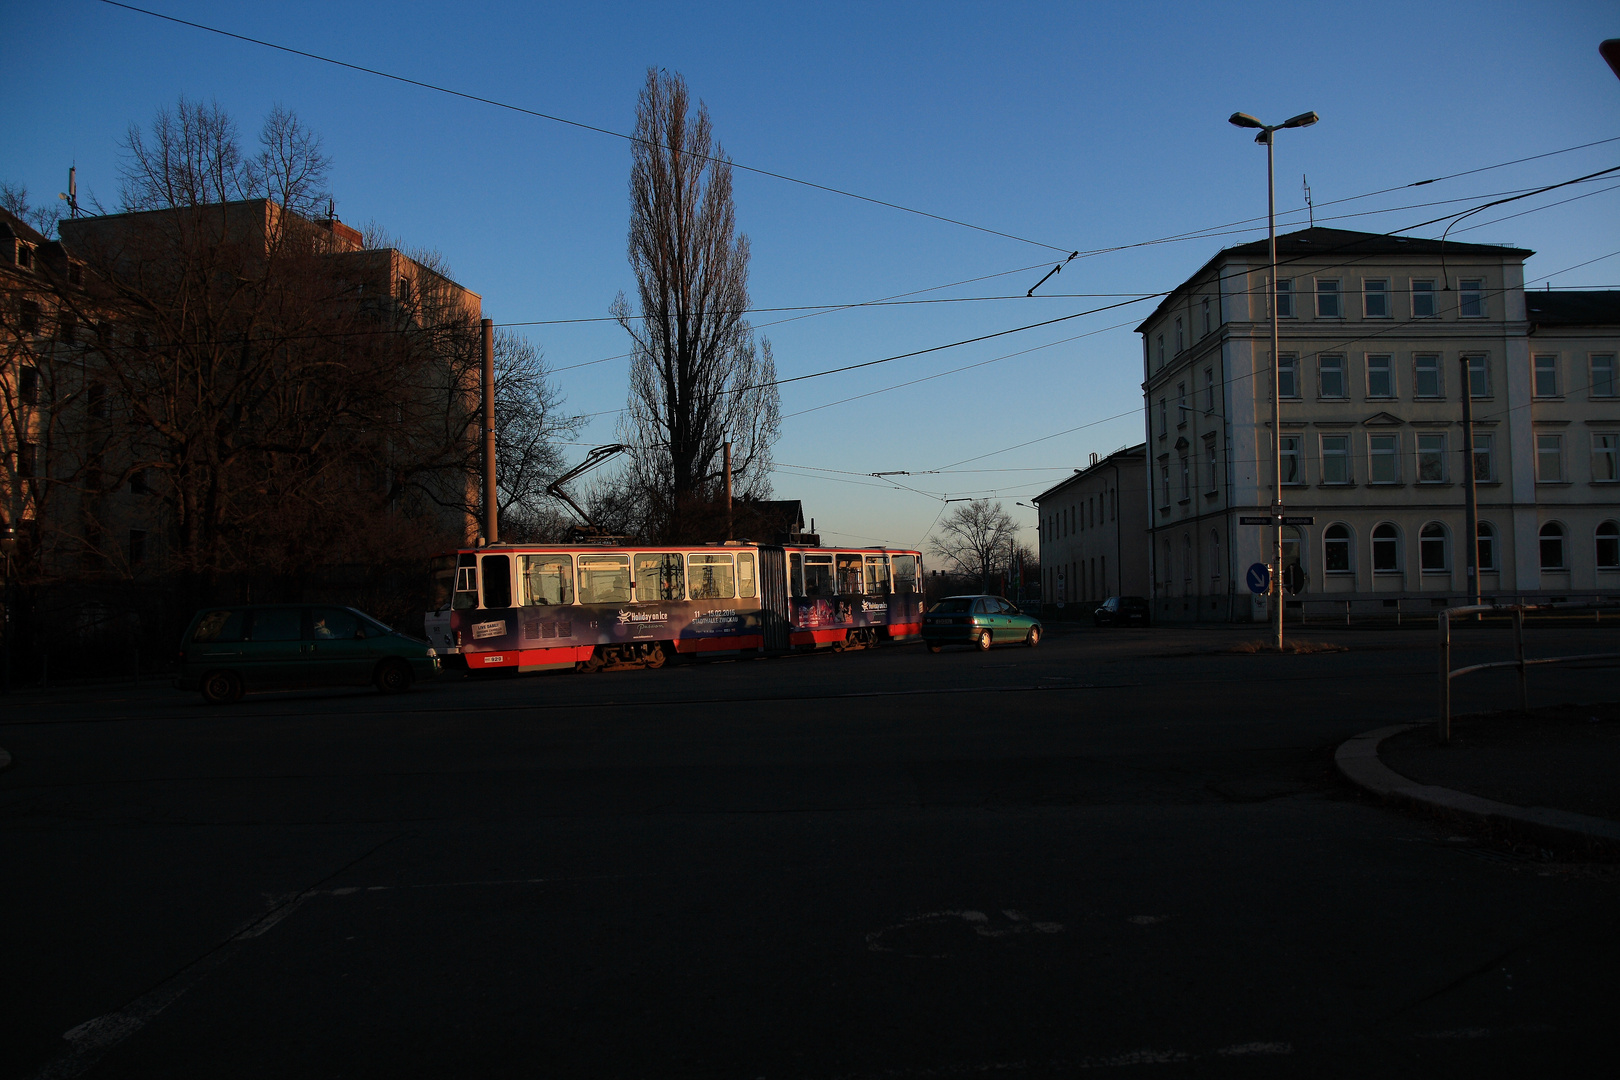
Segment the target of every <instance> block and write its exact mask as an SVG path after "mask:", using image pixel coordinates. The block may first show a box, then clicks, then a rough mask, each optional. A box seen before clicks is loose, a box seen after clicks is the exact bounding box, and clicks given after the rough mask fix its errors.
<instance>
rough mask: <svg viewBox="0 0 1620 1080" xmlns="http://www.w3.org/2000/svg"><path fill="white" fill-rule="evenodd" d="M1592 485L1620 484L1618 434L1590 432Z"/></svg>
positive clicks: (1619, 433)
mask: <svg viewBox="0 0 1620 1080" xmlns="http://www.w3.org/2000/svg"><path fill="white" fill-rule="evenodd" d="M1605 472H1606V473H1608V475H1607V476H1605V475H1603V474H1604V473H1605ZM1592 483H1594V484H1617V483H1620V432H1617V431H1594V432H1592Z"/></svg>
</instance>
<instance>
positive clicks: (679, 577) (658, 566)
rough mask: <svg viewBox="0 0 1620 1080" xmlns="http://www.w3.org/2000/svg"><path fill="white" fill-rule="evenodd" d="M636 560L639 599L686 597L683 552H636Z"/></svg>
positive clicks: (649, 601)
mask: <svg viewBox="0 0 1620 1080" xmlns="http://www.w3.org/2000/svg"><path fill="white" fill-rule="evenodd" d="M794 558H795V559H797V558H798V556H797V555H795V556H794ZM633 561H634V563H635V576H636V600H637V602H638V603H642V604H652V603H657V602H659V601H664V600H684V599H685V598H686V560H685V559H683V558H681V554H680V552H678V551H646V552H637V553H636V555H635V557H634V559H633Z"/></svg>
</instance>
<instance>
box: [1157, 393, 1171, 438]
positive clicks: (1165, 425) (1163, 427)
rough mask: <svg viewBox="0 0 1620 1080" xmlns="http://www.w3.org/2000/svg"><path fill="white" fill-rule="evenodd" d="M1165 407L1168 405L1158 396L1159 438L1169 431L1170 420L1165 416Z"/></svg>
mask: <svg viewBox="0 0 1620 1080" xmlns="http://www.w3.org/2000/svg"><path fill="white" fill-rule="evenodd" d="M1167 408H1168V406H1166V405H1165V402H1164V398H1160V399H1159V438H1161V439H1162V438H1164V437H1165V436H1166V435H1168V434H1169V433H1170V421H1169V420H1167V419H1166V418H1165V417H1166V412H1165V410H1166V409H1167Z"/></svg>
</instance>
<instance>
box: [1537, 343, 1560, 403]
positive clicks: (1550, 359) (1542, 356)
mask: <svg viewBox="0 0 1620 1080" xmlns="http://www.w3.org/2000/svg"><path fill="white" fill-rule="evenodd" d="M1543 361H1546V363H1545V364H1543V363H1542V362H1543ZM1543 375H1545V376H1546V377H1547V385H1545V386H1544V385H1543V383H1542V376H1543ZM1558 383H1559V379H1558V354H1557V353H1535V354H1534V355H1532V356H1531V357H1530V396H1531V397H1533V398H1535V399H1536V400H1538V401H1552V400H1557V399H1559V398H1562V397H1563V396H1564V395H1563V394H1561V393H1559V392H1558Z"/></svg>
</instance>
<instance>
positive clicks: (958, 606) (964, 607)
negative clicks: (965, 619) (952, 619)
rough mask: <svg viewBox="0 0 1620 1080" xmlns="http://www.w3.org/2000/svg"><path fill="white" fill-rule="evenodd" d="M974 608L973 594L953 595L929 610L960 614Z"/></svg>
mask: <svg viewBox="0 0 1620 1080" xmlns="http://www.w3.org/2000/svg"><path fill="white" fill-rule="evenodd" d="M972 609H973V598H972V597H971V596H951V597H947V598H946V599H944V600H941V601H940V602H939V603H937V604H935V605H934V606H933V607H931V608H929V609H928V610H929V611H930V612H932V613H934V614H936V615H953V614H955V615H960V614H964V613H966V612H968V611H971V610H972Z"/></svg>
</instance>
